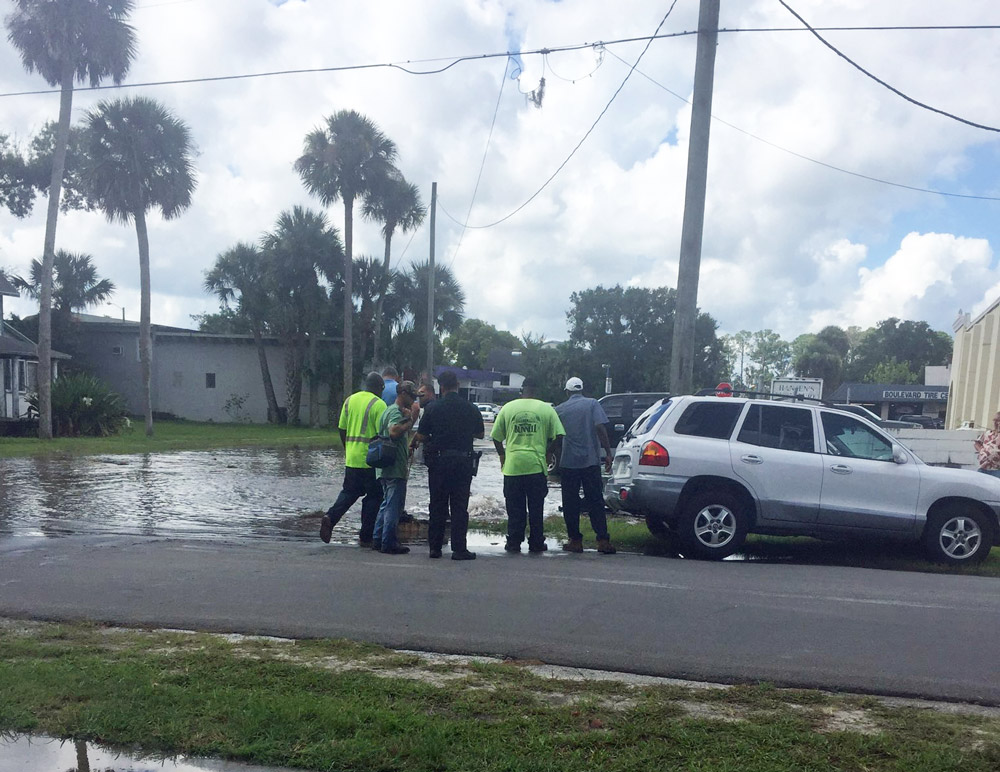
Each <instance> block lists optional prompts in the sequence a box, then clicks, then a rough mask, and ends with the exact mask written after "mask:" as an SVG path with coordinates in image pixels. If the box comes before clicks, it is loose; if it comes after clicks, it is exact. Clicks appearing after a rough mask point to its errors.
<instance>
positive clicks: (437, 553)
mask: <svg viewBox="0 0 1000 772" xmlns="http://www.w3.org/2000/svg"><path fill="white" fill-rule="evenodd" d="M427 557H430V558H439V557H441V550H439V549H432V550H431V552H430V554H429V555H428V556H427Z"/></svg>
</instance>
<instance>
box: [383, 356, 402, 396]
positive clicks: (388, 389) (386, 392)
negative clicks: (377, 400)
mask: <svg viewBox="0 0 1000 772" xmlns="http://www.w3.org/2000/svg"><path fill="white" fill-rule="evenodd" d="M382 380H383V381H385V388H384V389H382V401H383V402H385V404H386V405H391V404H392V403H393V402H395V401H396V387H397V386H398V385H399V372H398V371H397V370H396V368H395V367H393V366H392V365H386V366H385V368H384V369H383V370H382Z"/></svg>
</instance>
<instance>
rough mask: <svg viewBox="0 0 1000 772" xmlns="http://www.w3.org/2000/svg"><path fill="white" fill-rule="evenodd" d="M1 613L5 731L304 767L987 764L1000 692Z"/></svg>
mask: <svg viewBox="0 0 1000 772" xmlns="http://www.w3.org/2000/svg"><path fill="white" fill-rule="evenodd" d="M556 675H557V676H558V677H555V678H553V677H546V676H544V675H542V674H541V673H540V672H538V671H537V670H533V669H532V667H531V663H516V662H500V661H473V660H468V659H455V658H450V659H444V658H428V657H425V656H420V655H417V654H412V653H402V652H396V651H392V650H388V649H383V648H380V647H377V646H372V645H365V644H357V643H351V642H347V641H338V640H310V641H291V640H276V639H254V638H242V637H232V636H230V637H222V636H213V635H206V634H185V633H179V632H164V631H141V630H121V629H108V628H101V627H94V626H88V625H57V624H48V623H35V622H17V621H13V620H0V731H7V732H33V733H40V734H46V735H50V736H54V737H62V738H74V739H78V740H90V741H94V742H99V743H102V744H105V745H110V746H112V747H115V746H118V747H126V748H127V749H128V750H129V752H130V753H132V754H133V755H136V753H135V749H141V751H142V752H145V753H151V754H166V755H170V754H180V753H183V754H191V755H196V756H211V757H223V758H228V759H234V760H239V761H244V762H250V763H256V764H269V765H282V766H290V767H297V768H302V769H311V770H353V771H355V772H363V771H364V770H398V771H400V772H407V771H409V770H414V771H417V770H421V771H423V770H461V771H462V772H467V771H469V770H498V771H500V770H503V771H504V772H517V771H518V770H524V771H525V772H528V771H530V772H535V770H549V771H551V772H558V771H560V770H566V771H567V772H569V771H572V772H587V771H588V770H602V772H615V771H617V770H620V771H621V772H636V770H674V769H677V770H682V769H683V770H734V771H735V770H740V772H755V771H758V770H759V771H760V772H781V771H782V770H789V771H791V770H815V771H816V772H820V771H822V772H827V771H829V770H867V771H868V772H883V771H885V772H889V771H892V772H919V771H920V770H934V771H935V772H947V771H950V770H954V771H955V772H995V771H996V769H998V768H1000V711H988V710H981V709H980V710H976V709H973V708H971V707H970V708H962V707H961V706H959V707H957V708H953V709H952V710H949V711H944V710H940V709H936V708H934V707H932V706H930V705H929V704H919V705H918V704H912V705H906V706H898V705H895V706H894V705H890V704H888V703H886V702H883V701H881V700H878V699H876V698H872V697H859V696H843V695H833V694H828V693H823V692H817V691H808V690H788V689H777V688H774V687H772V686H769V685H767V684H759V685H746V686H736V687H722V688H696V687H694V686H688V685H679V684H675V683H665V682H662V681H659V682H656V681H654V680H652V679H646V680H644V681H643V680H640V681H639V682H637V683H628V682H625V681H621V680H600V681H597V680H591V679H589V678H588V677H587V676H586V674H580V673H572V672H564V673H557V674H556Z"/></svg>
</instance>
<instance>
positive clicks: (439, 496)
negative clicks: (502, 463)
mask: <svg viewBox="0 0 1000 772" xmlns="http://www.w3.org/2000/svg"><path fill="white" fill-rule="evenodd" d="M438 384H439V385H440V386H441V396H440V398H438V399H436V400H434V401H433V402H432V403H431V404H429V405H428V406H427V408H426V410H425V411H424V414H423V416H422V417H421V419H420V428H419V429H418V430H417V436H416V437H415V438H414V441H415V442H417V443H420V444H422V445H424V462H425V463H426V464H427V487H428V488H429V489H430V494H431V501H430V528H429V534H428V541H429V542H430V550H431V551H430V556H431V557H432V558H439V557H441V547H442V545H443V544H444V524H445V521H446V520H447V519H448V515H449V510H450V513H451V559H452V560H475V558H476V553H475V552H469V549H468V546H467V543H466V534H467V532H468V530H469V491H470V489H471V488H472V468H473V466H472V465H473V459H472V441H473V439H474V438H478V439H482V438H483V435H484V434H485V429H484V427H483V416H482V414H481V413H480V412H479V408H477V407H476V406H475V405H473V404H472V403H471V402H469V401H468V400H464V399H462V398H461V397H460V396H458V378H457V377H456V375H455V373H453V372H451V371H450V370H446V371H445V372H443V373H441V376H440V377H439V378H438Z"/></svg>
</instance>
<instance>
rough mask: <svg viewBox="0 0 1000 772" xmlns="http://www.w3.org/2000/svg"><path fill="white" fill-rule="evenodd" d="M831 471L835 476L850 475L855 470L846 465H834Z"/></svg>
mask: <svg viewBox="0 0 1000 772" xmlns="http://www.w3.org/2000/svg"><path fill="white" fill-rule="evenodd" d="M830 471H831V472H833V473H834V474H850V473H851V472H852V471H854V470H853V469H851V467H849V466H847V465H846V464H834V465H833V466H831V467H830Z"/></svg>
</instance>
